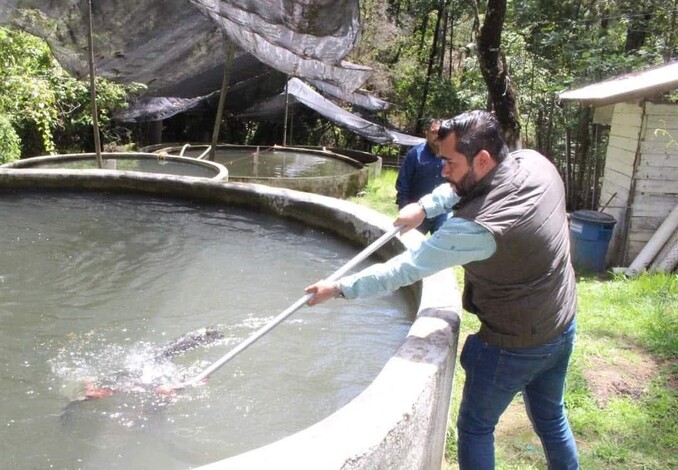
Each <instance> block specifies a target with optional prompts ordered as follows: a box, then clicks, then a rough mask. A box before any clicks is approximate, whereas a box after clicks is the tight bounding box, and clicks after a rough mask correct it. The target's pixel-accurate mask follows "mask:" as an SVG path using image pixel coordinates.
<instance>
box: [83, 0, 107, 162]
mask: <svg viewBox="0 0 678 470" xmlns="http://www.w3.org/2000/svg"><path fill="white" fill-rule="evenodd" d="M87 13H88V21H89V25H88V28H87V29H88V34H87V46H88V48H89V88H90V97H91V100H92V127H93V128H94V151H95V152H96V156H97V167H98V168H103V166H104V164H103V160H102V158H101V140H100V139H99V118H98V116H99V113H98V111H97V90H96V77H95V76H94V39H93V32H92V30H93V29H94V28H93V26H92V0H87Z"/></svg>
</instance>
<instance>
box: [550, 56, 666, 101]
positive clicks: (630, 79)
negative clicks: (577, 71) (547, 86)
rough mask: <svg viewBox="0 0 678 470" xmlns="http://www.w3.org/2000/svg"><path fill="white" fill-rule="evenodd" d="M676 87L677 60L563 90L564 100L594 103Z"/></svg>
mask: <svg viewBox="0 0 678 470" xmlns="http://www.w3.org/2000/svg"><path fill="white" fill-rule="evenodd" d="M676 88H678V62H672V63H669V64H666V65H662V66H659V67H654V68H651V69H648V70H644V71H640V72H632V73H627V74H625V75H620V76H618V77H615V78H611V79H608V80H604V81H602V82H598V83H594V84H592V85H588V86H585V87H583V88H577V89H576V90H568V91H564V92H562V93H561V94H560V95H559V97H560V99H561V100H563V101H580V102H582V103H584V104H594V105H596V106H600V105H606V104H612V103H619V102H621V101H629V100H634V99H639V98H644V97H648V96H654V95H657V94H662V93H666V92H669V91H671V90H675V89H676Z"/></svg>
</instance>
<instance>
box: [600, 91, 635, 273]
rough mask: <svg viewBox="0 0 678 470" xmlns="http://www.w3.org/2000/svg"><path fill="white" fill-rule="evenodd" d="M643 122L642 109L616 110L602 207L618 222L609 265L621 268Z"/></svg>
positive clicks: (629, 106)
mask: <svg viewBox="0 0 678 470" xmlns="http://www.w3.org/2000/svg"><path fill="white" fill-rule="evenodd" d="M642 121H643V108H642V107H641V106H638V105H637V104H635V103H618V104H616V105H615V106H614V113H613V114H612V122H611V126H610V136H609V142H608V145H607V154H606V156H605V170H604V172H603V185H602V188H601V191H600V204H601V205H604V204H606V203H608V201H609V204H607V207H606V208H605V209H604V212H606V213H608V214H610V215H611V216H612V217H614V219H615V220H616V221H617V224H616V225H615V227H614V231H613V232H612V240H610V247H609V249H608V251H607V263H608V265H620V264H622V258H623V256H624V251H625V250H624V244H625V234H626V215H627V207H628V204H629V194H630V193H631V184H632V182H633V168H634V165H635V161H636V154H637V151H638V139H639V136H640V128H641V124H642Z"/></svg>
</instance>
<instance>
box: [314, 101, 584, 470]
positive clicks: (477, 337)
mask: <svg viewBox="0 0 678 470" xmlns="http://www.w3.org/2000/svg"><path fill="white" fill-rule="evenodd" d="M438 136H439V139H440V155H441V157H442V159H443V160H444V168H443V176H444V177H445V179H446V180H447V181H448V182H449V185H444V186H440V187H438V188H436V189H435V190H434V191H433V193H432V194H429V195H426V196H424V197H422V198H421V199H420V200H419V201H418V202H416V203H413V204H409V205H407V206H405V207H404V208H403V209H402V210H401V211H400V213H399V215H398V217H397V218H396V220H395V221H394V225H402V226H404V227H405V230H409V229H412V228H415V227H417V226H418V225H419V224H420V223H421V222H422V221H423V220H424V219H425V218H426V217H429V218H430V217H434V216H437V215H439V214H444V213H448V212H450V213H451V216H450V217H449V218H448V219H447V220H446V221H445V222H444V223H443V225H442V227H441V228H440V229H439V230H438V231H436V233H435V234H433V235H432V236H431V237H429V238H428V239H426V240H424V241H423V242H422V243H421V245H419V246H418V247H416V248H412V249H410V250H408V251H405V252H404V253H401V254H400V255H398V256H395V257H393V258H391V259H390V260H388V261H387V262H385V263H379V264H374V265H372V266H370V267H368V268H366V269H364V270H362V271H360V272H358V273H356V274H352V275H349V276H345V277H343V278H341V279H339V280H338V281H337V282H329V281H320V282H317V283H315V284H313V285H311V286H308V287H307V288H306V293H308V294H313V297H312V298H311V300H309V302H308V304H309V305H315V304H318V303H320V302H324V301H326V300H328V299H331V298H332V297H335V298H336V297H345V298H347V299H352V298H356V297H367V296H371V295H377V294H381V293H386V292H390V291H393V290H395V289H397V288H399V287H402V286H405V285H409V284H412V283H414V282H416V281H418V280H420V279H422V278H423V277H426V276H428V275H430V274H433V273H435V272H437V271H440V270H442V269H445V268H448V267H450V266H454V265H462V266H463V267H464V271H465V282H464V284H465V285H464V294H463V305H464V308H465V309H466V310H467V311H469V312H471V313H473V314H475V315H477V316H478V319H479V320H480V324H481V326H480V329H479V331H478V332H477V333H476V334H472V335H469V336H468V338H467V339H466V342H465V343H464V346H463V349H462V351H461V354H460V363H461V366H462V367H463V368H464V370H465V372H466V380H465V383H464V390H463V394H462V400H461V404H460V406H459V416H458V419H457V430H458V445H457V449H458V454H457V457H458V462H459V468H460V469H461V470H467V469H473V470H486V469H487V470H491V469H493V468H494V464H495V461H494V430H495V426H496V424H497V423H498V421H499V417H500V416H501V415H502V413H503V412H504V411H505V410H506V408H507V407H508V406H509V404H510V403H511V401H512V400H513V398H514V397H515V395H516V394H518V393H522V395H523V401H524V403H525V407H526V410H527V414H528V416H529V418H530V420H531V421H532V425H533V427H534V429H535V431H536V432H537V434H538V435H539V437H540V439H541V442H542V446H543V448H544V454H545V456H546V460H547V461H548V467H549V468H550V469H563V470H570V469H578V468H579V461H578V457H577V447H576V443H575V440H574V436H573V434H572V431H571V429H570V425H569V422H568V420H567V416H566V414H565V407H564V389H565V376H566V373H567V368H568V364H569V359H570V355H571V353H572V349H573V344H574V336H575V332H576V319H575V312H576V303H577V302H576V282H575V277H574V270H573V268H572V263H571V260H570V247H569V231H568V228H567V216H566V212H565V191H564V185H563V182H562V179H561V178H560V175H559V174H558V172H557V170H556V169H555V167H554V166H553V164H551V163H550V162H549V161H548V160H547V159H546V158H545V157H543V156H542V155H540V154H539V153H537V152H535V151H530V150H520V151H517V152H513V153H509V152H508V148H507V146H506V143H505V142H504V137H503V132H502V129H501V126H500V124H499V122H498V121H497V119H496V118H495V117H494V116H493V115H492V114H490V113H487V112H485V111H471V112H468V113H464V114H461V115H459V116H457V117H455V118H452V119H448V120H446V121H443V122H442V123H441V127H440V130H439V133H438Z"/></svg>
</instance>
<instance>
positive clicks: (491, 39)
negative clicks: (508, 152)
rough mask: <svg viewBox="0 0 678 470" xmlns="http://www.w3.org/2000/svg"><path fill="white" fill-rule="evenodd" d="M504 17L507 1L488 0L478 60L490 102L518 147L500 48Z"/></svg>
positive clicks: (511, 95) (514, 107)
mask: <svg viewBox="0 0 678 470" xmlns="http://www.w3.org/2000/svg"><path fill="white" fill-rule="evenodd" d="M505 16H506V0H488V3H487V12H486V13H485V20H484V21H483V25H482V26H481V27H480V31H479V33H478V38H477V44H478V61H479V63H480V71H481V72H482V74H483V78H484V79H485V83H486V84H487V90H488V95H489V102H490V103H491V105H492V108H493V109H494V112H495V114H496V116H497V119H499V122H501V124H502V127H503V129H504V135H505V137H506V141H507V142H508V144H509V147H511V148H519V147H520V122H519V120H518V111H517V104H516V96H515V91H514V89H513V86H512V85H511V79H510V76H509V73H508V69H507V66H506V60H505V57H504V55H503V53H502V51H501V32H502V29H503V27H504V18H505Z"/></svg>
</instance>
